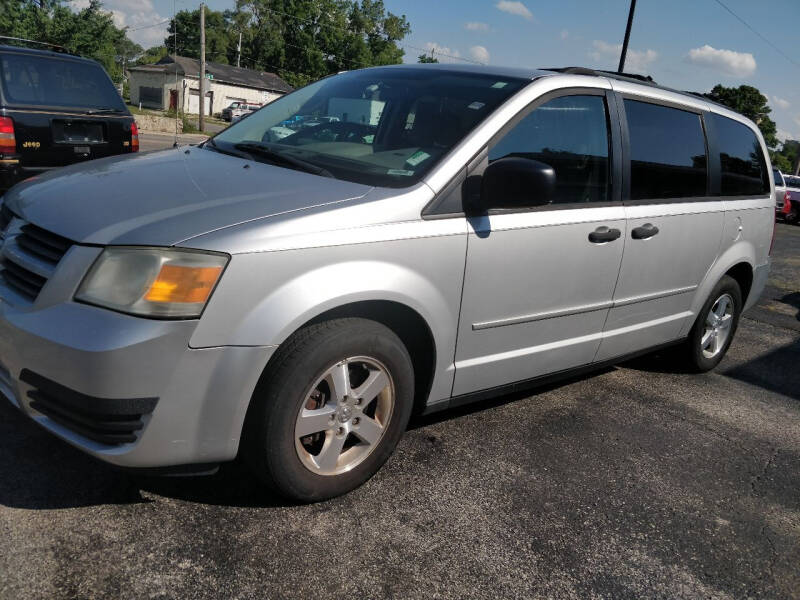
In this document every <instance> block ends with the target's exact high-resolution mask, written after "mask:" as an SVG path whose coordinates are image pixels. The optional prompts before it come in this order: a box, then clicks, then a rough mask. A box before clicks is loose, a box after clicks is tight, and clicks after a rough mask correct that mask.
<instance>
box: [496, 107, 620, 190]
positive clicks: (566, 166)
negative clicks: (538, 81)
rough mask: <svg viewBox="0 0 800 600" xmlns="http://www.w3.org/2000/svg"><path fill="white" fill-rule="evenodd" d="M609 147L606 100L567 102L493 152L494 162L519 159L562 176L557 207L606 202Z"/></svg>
mask: <svg viewBox="0 0 800 600" xmlns="http://www.w3.org/2000/svg"><path fill="white" fill-rule="evenodd" d="M608 141H609V140H608V116H607V111H606V103H605V99H604V98H603V96H562V97H560V98H555V99H553V100H550V101H549V102H546V103H544V104H542V105H541V106H539V107H537V108H536V109H534V110H533V111H532V112H531V113H529V114H528V115H527V116H525V117H524V118H523V119H522V120H521V121H520V122H519V123H517V124H516V125H515V126H514V127H513V128H512V129H511V131H509V132H508V133H506V134H505V135H504V136H503V137H502V138H501V139H500V140H499V141H498V142H497V143H496V144H495V145H494V146H493V147H492V148H490V149H489V162H492V161H495V160H498V159H500V158H505V157H508V156H515V157H522V158H529V159H532V160H538V161H540V162H543V163H546V164H548V165H550V166H551V167H553V169H554V170H555V172H556V193H555V196H554V198H553V202H554V203H559V204H562V203H573V202H606V201H608V199H609V193H608V182H609V176H608V169H609V160H608V158H609V151H608Z"/></svg>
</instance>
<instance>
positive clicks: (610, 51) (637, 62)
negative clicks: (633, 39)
mask: <svg viewBox="0 0 800 600" xmlns="http://www.w3.org/2000/svg"><path fill="white" fill-rule="evenodd" d="M592 47H593V48H594V50H593V51H591V52H590V53H589V56H590V57H592V58H593V59H594V60H596V61H597V62H603V63H605V62H609V61H611V62H612V64H613V65H616V64H617V63H618V62H619V55H620V53H621V52H622V44H609V43H608V42H604V41H602V40H595V41H593V42H592ZM657 58H658V52H656V51H655V50H652V49H650V48H648V49H647V50H632V49H631V48H630V47H629V48H628V54H627V55H626V56H625V70H626V71H627V72H629V73H633V72H640V71H646V70H647V66H648V65H649V64H650V63H652V62H653V61H654V60H656V59H657Z"/></svg>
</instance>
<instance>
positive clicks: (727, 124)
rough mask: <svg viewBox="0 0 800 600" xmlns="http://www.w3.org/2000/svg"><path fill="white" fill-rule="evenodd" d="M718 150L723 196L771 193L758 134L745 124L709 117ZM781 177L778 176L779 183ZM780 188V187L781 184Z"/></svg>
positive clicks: (717, 116)
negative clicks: (712, 123) (712, 124)
mask: <svg viewBox="0 0 800 600" xmlns="http://www.w3.org/2000/svg"><path fill="white" fill-rule="evenodd" d="M709 118H710V119H711V120H712V121H713V122H714V133H715V134H716V137H717V147H718V148H719V161H720V167H721V174H722V195H723V196H752V195H756V194H765V193H767V192H768V191H769V179H768V175H767V165H766V163H765V161H764V153H763V152H762V150H761V144H760V143H759V142H758V138H757V137H756V134H755V132H753V130H752V129H750V128H749V127H747V126H746V125H744V124H742V123H739V122H738V121H734V120H733V119H729V118H728V117H723V116H722V115H717V114H714V113H712V114H710V115H709ZM779 179H780V175H778V174H776V175H775V180H776V181H778V180H779ZM779 185H780V184H779Z"/></svg>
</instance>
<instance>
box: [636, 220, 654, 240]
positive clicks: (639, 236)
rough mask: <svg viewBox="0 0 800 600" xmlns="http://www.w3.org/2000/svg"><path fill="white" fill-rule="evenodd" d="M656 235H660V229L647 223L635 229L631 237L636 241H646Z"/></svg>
mask: <svg viewBox="0 0 800 600" xmlns="http://www.w3.org/2000/svg"><path fill="white" fill-rule="evenodd" d="M654 235H658V227H656V226H655V225H653V224H652V223H645V224H644V225H642V226H641V227H634V228H633V229H632V230H631V237H632V238H633V239H635V240H646V239H649V238H651V237H653V236H654Z"/></svg>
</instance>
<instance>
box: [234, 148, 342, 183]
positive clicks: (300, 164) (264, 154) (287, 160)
mask: <svg viewBox="0 0 800 600" xmlns="http://www.w3.org/2000/svg"><path fill="white" fill-rule="evenodd" d="M233 147H234V148H236V149H237V150H243V151H245V152H248V153H250V154H255V155H258V156H259V157H260V158H265V159H267V160H268V161H269V162H271V163H273V164H276V165H279V166H284V167H289V168H291V169H297V170H298V171H305V172H306V173H312V174H314V175H321V176H323V177H331V178H333V179H336V176H335V175H334V174H333V173H331V172H330V171H328V170H327V169H323V168H322V167H318V166H317V165H315V164H313V163H310V162H308V161H305V160H302V159H300V158H295V157H294V156H289V155H287V154H283V153H281V152H276V151H275V150H272V149H271V148H269V147H268V146H265V145H264V144H259V143H258V142H239V143H238V144H234V145H233Z"/></svg>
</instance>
